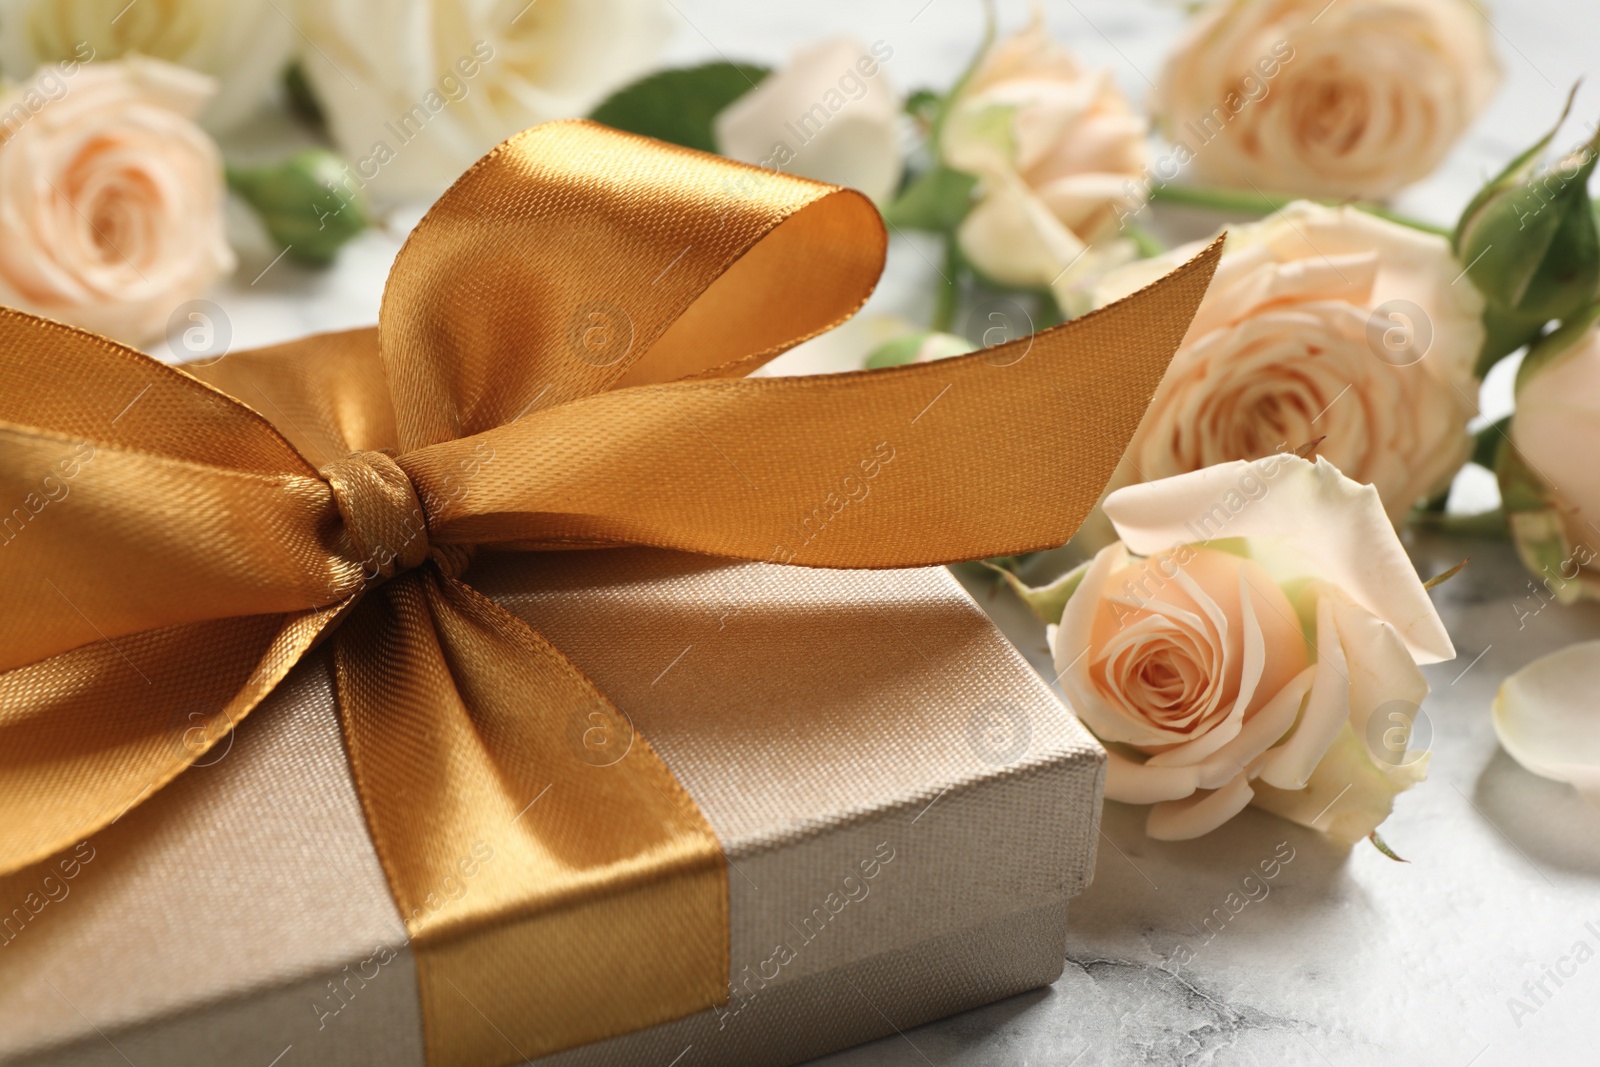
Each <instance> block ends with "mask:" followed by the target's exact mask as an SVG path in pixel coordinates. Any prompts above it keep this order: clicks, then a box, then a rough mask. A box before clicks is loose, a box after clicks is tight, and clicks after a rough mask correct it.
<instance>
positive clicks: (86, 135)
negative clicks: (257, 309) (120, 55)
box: [0, 57, 234, 344]
mask: <svg viewBox="0 0 1600 1067" xmlns="http://www.w3.org/2000/svg"><path fill="white" fill-rule="evenodd" d="M210 89H211V79H209V78H207V77H205V76H204V75H201V74H195V73H193V72H192V71H188V70H184V69H183V68H181V67H175V66H170V65H168V64H166V63H163V62H161V61H159V60H154V59H143V58H138V57H135V58H130V59H126V60H122V61H120V62H116V63H90V64H84V65H78V64H61V65H54V64H52V65H50V66H46V67H44V68H42V69H41V70H40V71H39V72H37V73H36V74H35V76H34V77H33V79H32V80H30V81H28V82H25V83H23V84H21V85H18V86H16V87H14V88H12V89H11V90H10V91H8V92H6V93H4V94H0V304H9V305H12V306H14V307H20V308H23V309H25V310H28V311H32V312H35V313H37V314H40V315H46V316H49V317H50V318H53V319H59V320H61V321H63V322H68V323H72V324H73V325H75V326H82V327H84V328H85V329H89V330H93V331H95V332H97V333H102V334H106V335H107V336H110V337H115V338H117V339H118V340H121V341H125V342H128V343H129V344H143V343H145V342H148V341H150V340H152V339H153V338H155V337H157V336H159V335H160V333H161V331H162V330H163V329H164V328H165V326H166V323H167V319H168V317H169V316H170V315H171V314H172V311H173V310H174V309H175V308H176V307H177V306H178V305H180V304H182V303H183V302H184V301H186V300H189V299H190V298H192V297H195V296H197V295H199V294H200V293H201V292H202V291H203V290H204V289H205V288H206V286H208V285H210V284H211V283H212V282H213V281H215V280H216V279H217V278H219V277H220V276H222V275H223V274H226V273H227V272H228V271H230V270H232V269H233V264H234V260H233V253H232V252H231V251H230V250H229V248H228V242H227V238H226V237H225V235H224V233H223V223H222V204H223V198H224V195H225V194H224V188H223V176H222V159H221V157H220V156H219V155H218V153H217V148H216V145H214V144H213V143H212V142H211V139H210V138H209V137H207V136H206V135H205V133H204V132H202V131H201V130H200V128H199V127H198V126H196V125H195V124H194V122H193V116H194V115H195V114H196V112H198V111H199V109H200V108H201V106H202V105H204V103H205V101H206V99H207V97H208V96H209V94H210Z"/></svg>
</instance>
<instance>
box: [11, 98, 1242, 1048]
mask: <svg viewBox="0 0 1600 1067" xmlns="http://www.w3.org/2000/svg"><path fill="white" fill-rule="evenodd" d="M885 245H886V240H885V236H884V231H883V226H882V223H881V221H880V219H879V216H878V214H877V212H876V211H875V210H874V209H873V207H872V205H871V204H870V203H869V202H868V201H867V200H866V199H865V198H863V197H861V196H860V195H859V194H857V193H854V192H851V191H848V190H841V189H837V188H834V187H831V186H824V185H819V184H816V183H813V182H809V181H804V180H801V179H797V178H790V177H787V176H784V175H782V174H777V173H774V172H770V171H760V170H755V169H753V168H749V167H745V166H742V165H740V164H737V163H732V162H729V161H727V160H723V159H719V158H716V157H713V156H707V155H703V154H700V153H697V152H693V151H689V150H686V149H680V148H675V147H671V146H668V145H663V144H660V143H657V142H654V141H650V140H646V139H642V138H639V137H634V136H631V135H626V134H621V133H617V132H615V131H612V130H608V129H605V128H603V127H599V126H596V125H593V124H590V123H585V122H567V123H552V124H549V125H545V126H540V127H536V128H534V129H532V130H529V131H527V132H526V133H523V134H521V135H520V136H518V137H515V138H513V139H511V140H510V141H507V142H506V143H505V144H503V145H501V146H500V147H498V148H496V149H495V150H494V151H493V152H491V153H490V154H489V155H488V156H486V157H485V158H484V159H483V160H482V161H480V162H479V163H478V164H477V165H475V166H474V167H473V168H472V169H471V170H470V171H468V172H467V173H466V174H465V175H464V176H463V177H462V178H461V179H460V180H459V181H458V182H457V183H456V184H455V186H454V187H453V188H452V189H451V190H450V191H449V192H448V193H447V194H446V195H445V196H444V197H443V198H442V199H441V200H440V201H439V202H438V203H437V204H436V205H435V206H434V208H433V209H432V210H431V211H430V212H429V214H428V215H427V217H426V218H425V219H424V220H423V221H422V223H421V224H420V225H419V226H418V227H417V228H416V230H415V231H414V232H413V233H412V235H411V237H410V239H409V240H408V241H407V242H406V245H405V247H404V248H403V249H402V250H401V252H400V254H399V256H398V258H397V259H396V261H395V264H394V267H393V270H392V271H391V273H390V276H389V282H388V286H387V289H386V291H385V293H384V300H383V305H382V312H381V314H380V317H379V326H378V328H377V329H375V330H373V329H367V330H355V331H350V332H346V333H338V334H328V335H323V336H319V337H312V338H307V339H305V340H302V341H298V342H294V343H291V344H287V345H279V346H276V347H274V348H269V349H262V350H257V351H252V352H242V353H237V354H233V355H229V356H228V357H226V358H225V359H223V360H221V361H220V362H218V363H217V364H215V365H213V366H210V367H205V368H193V369H192V370H190V371H189V372H185V371H183V370H178V369H174V368H172V367H168V366H164V365H162V364H161V363H159V362H157V361H155V360H153V359H150V358H149V357H147V356H144V355H142V354H140V353H138V352H135V351H133V350H131V349H128V348H125V347H123V346H121V345H118V344H115V343H113V342H111V341H108V340H106V339H104V338H101V337H96V336H93V335H90V334H87V333H83V332H81V331H77V330H73V329H70V328H68V327H65V326H61V325H58V324H55V323H51V322H48V321H45V320H42V319H38V318H34V317H32V316H29V315H25V314H22V313H19V312H15V311H10V310H7V309H0V508H4V509H8V510H5V511H0V602H3V606H4V609H5V610H4V611H0V873H3V872H7V871H12V870H16V869H18V868H21V867H23V866H26V865H28V864H30V863H33V862H36V861H39V860H41V859H43V858H46V857H48V856H50V855H52V854H53V853H55V852H57V851H58V850H60V849H62V848H63V847H66V846H68V845H70V844H71V843H74V842H76V841H79V840H81V839H82V838H84V837H86V836H88V835H90V834H92V833H93V832H94V831H95V830H97V829H98V828H100V827H102V826H104V825H106V824H107V823H109V822H111V821H112V820H114V819H116V818H119V817H120V816H121V815H122V814H123V813H124V812H125V811H127V810H128V809H129V808H131V807H132V806H134V805H136V804H138V803H139V802H140V801H141V800H143V799H144V798H145V797H147V796H149V795H150V794H151V793H152V792H154V791H155V790H157V789H159V788H161V786H162V785H163V784H165V783H166V782H167V781H169V780H170V779H172V778H173V777H174V776H176V775H177V774H180V773H182V771H183V770H184V769H185V768H186V767H188V766H189V765H191V764H192V763H193V762H195V761H196V760H197V759H198V758H200V757H201V756H202V755H203V754H204V752H205V750H206V748H208V747H209V746H210V745H211V744H213V743H215V742H216V741H217V740H219V739H220V738H221V737H222V736H224V735H225V733H226V731H227V730H228V729H231V727H232V726H233V725H234V724H236V723H238V721H239V720H240V719H242V718H243V717H244V716H245V715H246V714H248V713H249V711H250V710H251V709H252V708H253V707H255V706H256V705H257V704H258V703H259V702H260V700H261V699H262V698H263V697H264V696H265V695H266V694H267V693H269V692H270V691H271V690H272V688H273V687H274V686H275V685H276V684H277V683H278V682H279V681H281V680H282V679H283V677H284V676H285V675H286V674H287V673H288V672H289V670H290V669H291V668H293V667H294V665H295V664H296V662H298V661H299V660H300V659H301V658H302V657H304V656H305V655H306V654H307V653H308V651H310V650H311V649H312V647H313V646H314V645H316V644H317V643H319V642H321V641H324V640H327V641H328V644H329V645H330V646H331V655H332V662H333V665H334V671H335V678H336V683H337V695H338V701H339V707H340V710H341V714H342V718H343V723H344V729H345V735H346V738H347V742H348V749H349V755H350V760H351V765H352V771H353V776H354V780H355V783H356V788H357V790H358V792H359V794H360V796H361V800H362V803H363V804H364V806H365V809H366V813H367V818H368V822H369V824H370V826H371V830H372V838H373V842H374V844H375V846H376V848H377V852H378V855H379V858H380V859H381V861H382V863H383V867H384V870H385V872H386V873H387V876H388V880H389V884H390V886H391V888H392V890H393V893H394V898H395V901H396V903H397V904H398V906H399V909H400V913H401V915H402V916H403V918H404V920H405V922H406V926H407V929H408V930H409V932H410V934H411V936H412V939H413V945H414V948H415V950H416V957H417V960H418V968H419V974H420V978H421V983H420V984H421V991H422V998H423V1020H424V1027H425V1030H426V1041H427V1048H428V1055H429V1061H430V1062H431V1063H435V1064H463V1065H467V1064H470V1065H476V1067H482V1065H485V1064H498V1063H505V1062H511V1061H514V1060H520V1059H522V1058H528V1057H537V1056H540V1055H543V1054H546V1053H549V1052H553V1051H556V1050H559V1049H563V1048H568V1047H571V1046H574V1045H578V1044H582V1043H585V1042H589V1041H594V1040H599V1039H602V1038H605V1037H609V1036H613V1035H617V1034H621V1033H626V1032H629V1031H632V1030H636V1029H639V1028H642V1027H645V1026H649V1025H651V1024H654V1023H658V1022H662V1021H666V1020H669V1019H674V1018H678V1017H681V1016H684V1015H687V1014H690V1013H693V1012H696V1011H699V1010H703V1009H704V1008H706V1007H709V1006H711V1005H713V1004H716V1003H719V1002H721V1000H723V999H724V998H725V997H726V995H727V982H728V966H729V961H728V905H727V881H726V869H725V865H724V860H723V857H722V855H721V853H720V850H719V847H718V844H717V840H716V837H715V835H714V834H713V833H712V831H711V828H710V827H709V826H708V825H707V824H706V821H705V819H704V818H703V817H702V816H701V814H700V812H699V811H698V809H697V808H696V807H695V805H694V803H693V801H692V800H691V799H690V798H689V797H688V796H687V795H686V794H685V793H684V792H683V790H682V788H681V787H680V786H679V784H678V783H677V781H676V780H675V779H674V778H673V776H672V774H671V773H670V771H669V770H668V769H667V768H666V767H665V766H664V765H663V764H662V762H661V761H660V759H659V758H658V757H657V756H656V754H655V753H654V752H653V751H652V750H651V748H650V746H649V744H648V743H647V742H646V741H645V740H644V739H643V738H636V739H633V741H632V744H631V747H629V748H627V749H626V755H625V757H623V758H620V759H618V760H616V761H615V762H610V761H611V760H612V759H613V755H612V753H613V751H614V749H615V748H616V747H618V746H620V745H621V744H622V743H623V739H625V738H627V737H630V736H631V728H630V727H629V725H628V723H627V721H626V719H625V717H624V716H623V715H622V714H621V712H619V711H618V710H617V709H616V708H615V707H614V706H612V704H611V703H610V702H609V701H608V700H607V699H606V698H605V696H604V695H603V694H601V693H599V692H598V691H597V690H596V689H595V687H594V686H593V685H592V684H590V682H589V681H588V679H586V678H585V677H584V676H583V675H582V673H581V672H579V671H578V669H577V668H576V667H574V666H573V664H572V663H570V662H569V661H568V660H567V659H566V658H565V657H564V656H563V655H562V654H561V652H560V651H559V650H557V649H556V648H554V647H553V646H551V645H550V644H549V643H548V642H547V641H545V640H544V638H542V637H541V636H540V635H539V634H537V633H535V632H534V631H533V630H532V629H530V628H529V627H528V626H527V625H526V624H525V623H523V622H522V621H521V620H519V619H517V618H515V617H514V616H512V615H511V614H509V613H508V612H506V611H504V610H502V609H501V608H499V607H497V606H496V605H495V604H494V603H493V602H491V601H489V600H488V599H486V598H485V597H483V596H481V595H480V594H478V593H476V592H474V591H473V589H472V588H471V587H470V585H468V584H466V583H465V582H463V581H462V580H461V578H462V574H463V572H464V570H465V568H466V567H467V566H468V564H469V561H470V557H471V554H472V553H473V552H474V551H475V550H476V549H478V548H506V549H561V548H569V547H574V546H597V545H624V544H627V545H657V546H665V547H670V548H676V549H684V550H688V551H691V552H699V553H704V554H708V555H714V556H724V557H731V558H739V559H752V560H769V561H773V562H777V563H793V564H799V565H807V566H820V567H904V566H914V565H922V564H934V563H944V562H950V561H954V560H964V559H974V558H979V557H984V556H992V555H1005V554H1012V553H1018V552H1025V551H1029V550H1033V549H1039V548H1045V547H1049V546H1053V545H1058V544H1060V543H1062V542H1064V541H1065V540H1067V538H1068V537H1069V536H1070V535H1071V534H1072V533H1073V531H1074V530H1075V529H1076V528H1077V526H1078V524H1079V523H1080V522H1081V521H1082V519H1083V517H1084V515H1085V514H1086V513H1087V511H1088V509H1089V508H1090V507H1091V506H1092V504H1093V503H1094V501H1095V499H1096V497H1097V496H1098V494H1099V492H1100V490H1101V488H1102V486H1103V485H1104V484H1105V482H1106V480H1107V478H1108V477H1109V476H1110V474H1111V471H1112V469H1113V467H1114V466H1115V464H1116V462H1117V460H1118V458H1119V457H1120V455H1121V454H1122V451H1123V448H1124V446H1125V445H1126V443H1127V441H1128V439H1129V438H1130V437H1131V435H1132V434H1133V431H1134V429H1135V427H1136V426H1137V424H1138V421H1139V419H1140V417H1141V415H1142V414H1143V412H1144V409H1145V407H1146V405H1147V403H1148V402H1149V399H1150V396H1151V395H1152V393H1153V391H1154V389H1155V387H1156V384H1157V382H1158V381H1159V379H1160V377H1161V374H1162V372H1163V370H1164V369H1165V367H1166V365H1167V361H1168V360H1169V358H1170V357H1171V355H1172V353H1173V351H1174V350H1175V348H1176V347H1177V345H1178V342H1179V340H1180V339H1181V338H1182V336H1183V334H1184V331H1185V330H1186V329H1187V327H1188V324H1189V320H1190V318H1191V317H1192V315H1193V313H1194V310H1195V308H1196V306H1197V305H1198V304H1199V301H1200V298H1201V296H1202V294H1203V293H1204V291H1205V288H1206V285H1207V283H1208V281H1209V279H1210V276H1211V273H1212V270H1213V269H1214V267H1215V264H1216V260H1217V256H1218V254H1219V251H1220V242H1219V244H1218V245H1213V246H1212V247H1211V248H1210V249H1208V250H1207V251H1206V252H1205V253H1203V254H1201V255H1200V256H1198V257H1196V258H1195V259H1194V260H1193V261H1191V262H1190V263H1188V264H1186V265H1185V266H1183V267H1181V268H1179V269H1178V270H1177V271H1175V272H1173V273H1172V274H1170V275H1168V276H1167V277H1166V278H1164V279H1162V280H1161V281H1159V282H1158V283H1156V284H1155V285H1153V286H1151V287H1149V288H1148V289H1145V290H1143V291H1141V292H1139V293H1137V294H1135V295H1133V296H1131V297H1129V298H1127V299H1126V300H1124V301H1121V302H1120V303H1118V304H1115V305H1112V306H1111V307H1109V308H1106V309H1104V310H1102V311H1099V312H1096V313H1094V314H1091V315H1088V316H1085V317H1083V318H1080V319H1077V320H1074V321H1072V322H1069V323H1067V324H1065V325H1063V326H1059V327H1056V328H1055V329H1052V330H1047V331H1045V332H1043V333H1040V334H1037V335H1034V336H1032V337H1027V338H1023V339H1020V340H1018V341H1016V342H1013V343H1012V344H1010V345H1007V346H1003V347H1001V348H997V349H991V350H989V351H987V352H983V353H978V354H974V355H970V356H966V357H962V358H958V359H951V360H944V361H941V362H937V363H930V364H920V365H913V366H907V367H899V368H895V369H891V370H884V371H876V372H870V373H866V372H863V373H854V374H839V375H828V376H818V377H810V378H765V379H746V378H743V377H742V375H744V374H745V373H747V372H748V371H750V370H752V369H754V368H755V367H758V366H760V365H761V364H762V363H764V362H766V361H767V360H768V359H770V358H772V357H773V356H774V355H776V354H778V353H780V352H782V351H784V350H786V349H788V348H790V347H792V346H793V345H794V344H796V343H798V342H799V341H801V340H804V339H806V338H809V337H812V336H815V335H817V334H819V333H821V332H823V331H825V330H827V329H829V328H830V327H832V326H834V325H836V324H838V323H839V322H841V321H843V320H844V319H845V318H847V317H848V316H849V315H851V314H852V313H854V311H855V310H856V309H857V308H859V307H860V305H861V303H862V301H863V300H865V298H866V296H867V294H868V293H869V292H870V290H871V288H872V286H873V284H874V283H875V281H876V278H877V276H878V273H879V271H880V270H881V267H882V263H883V256H884V249H885ZM203 383H205V384H203ZM885 457H892V459H889V460H887V461H886V459H885ZM868 478H875V479H876V480H874V481H873V484H872V490H873V491H872V492H871V495H870V499H868V498H866V497H864V496H858V487H859V486H860V485H861V484H862V482H863V479H868ZM617 640H618V642H619V643H621V642H626V641H627V640H628V635H627V634H618V635H617ZM608 744H609V745H611V746H612V748H607V747H606V746H607V745H608ZM469 872H470V873H469ZM458 890H459V891H458ZM247 903H248V902H245V901H241V906H245V905H246V904H247Z"/></svg>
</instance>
